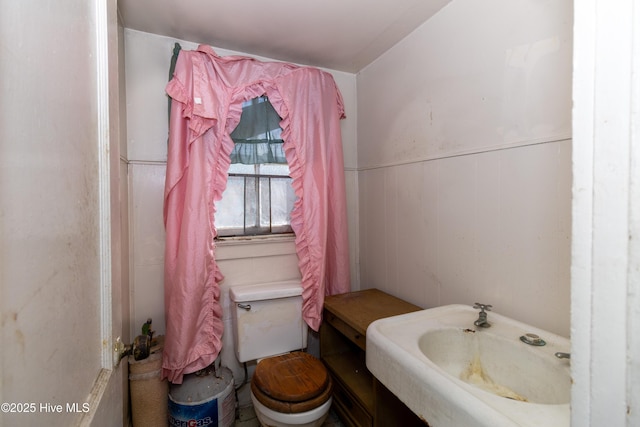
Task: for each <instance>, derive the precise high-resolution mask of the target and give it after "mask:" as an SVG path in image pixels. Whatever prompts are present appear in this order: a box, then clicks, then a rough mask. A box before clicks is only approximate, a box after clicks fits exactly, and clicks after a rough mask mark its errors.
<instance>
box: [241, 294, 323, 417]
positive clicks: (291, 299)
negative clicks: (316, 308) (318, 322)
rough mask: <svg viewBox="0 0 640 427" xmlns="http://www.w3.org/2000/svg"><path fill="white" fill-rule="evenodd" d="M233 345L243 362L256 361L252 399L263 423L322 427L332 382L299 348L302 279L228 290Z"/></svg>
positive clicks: (303, 334)
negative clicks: (231, 303)
mask: <svg viewBox="0 0 640 427" xmlns="http://www.w3.org/2000/svg"><path fill="white" fill-rule="evenodd" d="M230 296H231V300H232V302H233V303H234V304H233V306H232V312H233V317H232V319H233V329H234V345H235V351H236V356H237V358H238V360H239V361H240V362H246V361H249V360H258V363H257V365H256V369H255V372H254V373H253V376H252V378H251V401H252V404H253V407H254V410H255V412H256V416H257V417H258V420H259V421H260V423H261V424H262V425H263V426H276V427H278V426H280V427H288V426H297V427H314V426H321V425H322V423H323V422H324V420H325V419H326V417H327V415H328V413H329V409H330V407H331V402H332V399H331V392H332V388H333V383H332V380H331V376H330V375H329V373H328V371H327V369H326V368H325V366H324V364H323V363H322V362H321V361H320V360H318V359H317V358H315V357H313V356H312V355H310V354H308V353H305V352H303V351H299V350H300V349H304V348H305V347H306V344H307V326H306V324H305V323H304V321H303V320H302V286H301V285H300V283H299V282H283V283H267V284H261V285H245V286H237V287H234V288H232V289H231V290H230Z"/></svg>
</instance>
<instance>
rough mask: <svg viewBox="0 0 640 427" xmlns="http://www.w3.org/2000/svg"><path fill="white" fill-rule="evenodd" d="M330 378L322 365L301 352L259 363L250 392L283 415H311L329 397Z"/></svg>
mask: <svg viewBox="0 0 640 427" xmlns="http://www.w3.org/2000/svg"><path fill="white" fill-rule="evenodd" d="M332 385H333V383H332V381H331V376H330V375H329V373H328V372H327V369H326V368H325V366H324V364H323V363H322V362H321V361H320V360H318V359H316V358H315V357H313V356H312V355H310V354H308V353H304V352H301V351H297V352H293V353H288V354H283V355H281V356H275V357H271V358H268V359H264V360H262V361H261V362H260V363H258V365H257V366H256V370H255V372H254V374H253V378H252V380H251V391H252V392H253V394H254V396H255V397H256V399H258V401H259V402H260V403H262V404H263V405H264V406H266V407H267V408H270V409H273V410H274V411H277V412H282V413H287V414H291V413H300V412H306V411H310V410H312V409H315V408H317V407H318V406H320V405H322V404H323V403H325V402H326V401H327V400H329V397H331V389H332Z"/></svg>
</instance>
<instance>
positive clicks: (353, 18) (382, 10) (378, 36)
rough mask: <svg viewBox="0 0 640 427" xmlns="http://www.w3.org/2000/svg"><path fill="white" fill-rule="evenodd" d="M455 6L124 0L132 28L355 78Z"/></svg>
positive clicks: (398, 1) (398, 0)
mask: <svg viewBox="0 0 640 427" xmlns="http://www.w3.org/2000/svg"><path fill="white" fill-rule="evenodd" d="M449 1H451V0H375V1H374V0H321V1H320V0H316V1H313V0H271V1H270V2H269V1H264V0H180V1H175V0H118V7H119V10H120V14H121V16H122V19H123V21H124V26H125V27H126V28H130V29H134V30H139V31H143V32H147V33H153V34H159V35H163V36H168V37H173V38H176V39H180V40H186V41H191V42H196V43H203V44H208V45H211V46H214V47H217V48H222V49H227V50H235V51H240V52H244V53H246V54H250V55H258V56H265V57H268V58H272V59H278V60H282V61H288V62H295V63H299V64H305V65H313V66H317V67H325V68H329V69H334V70H341V71H347V72H352V73H355V72H357V71H359V70H361V69H362V68H363V67H365V66H367V65H368V64H370V63H371V62H372V61H373V60H375V59H376V58H377V57H378V56H380V54H382V53H383V52H385V51H386V50H387V49H389V48H390V47H392V46H393V45H394V44H396V43H397V42H399V41H400V40H401V39H402V38H404V37H405V36H406V35H408V34H409V33H411V32H412V31H413V30H414V29H416V28H417V27H418V26H419V25H420V24H422V23H423V22H425V21H426V20H428V19H429V18H430V17H431V16H433V15H434V14H435V13H436V12H438V11H439V10H440V9H442V8H443V7H444V6H445V5H446V4H447V3H449Z"/></svg>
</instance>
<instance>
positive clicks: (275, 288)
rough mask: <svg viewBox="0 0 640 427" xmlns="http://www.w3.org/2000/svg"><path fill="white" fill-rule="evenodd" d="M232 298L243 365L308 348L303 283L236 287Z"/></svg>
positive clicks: (235, 341)
mask: <svg viewBox="0 0 640 427" xmlns="http://www.w3.org/2000/svg"><path fill="white" fill-rule="evenodd" d="M229 294H230V297H231V312H232V323H233V344H234V347H235V350H236V357H237V358H238V360H239V361H240V362H247V361H249V360H255V359H260V358H264V357H270V356H275V355H277V354H282V353H287V352H289V351H294V350H300V349H303V348H306V346H307V325H306V323H305V322H304V320H302V285H301V284H300V282H299V281H288V282H274V283H261V284H257V285H243V286H234V287H232V288H231V289H230V290H229Z"/></svg>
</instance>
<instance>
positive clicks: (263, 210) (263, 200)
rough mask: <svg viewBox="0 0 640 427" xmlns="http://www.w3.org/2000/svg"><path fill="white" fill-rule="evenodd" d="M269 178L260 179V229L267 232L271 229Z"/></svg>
mask: <svg viewBox="0 0 640 427" xmlns="http://www.w3.org/2000/svg"><path fill="white" fill-rule="evenodd" d="M269 181H270V179H269V178H260V199H259V204H260V227H262V228H263V229H265V231H266V232H269V231H270V228H271V197H270V190H269Z"/></svg>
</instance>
